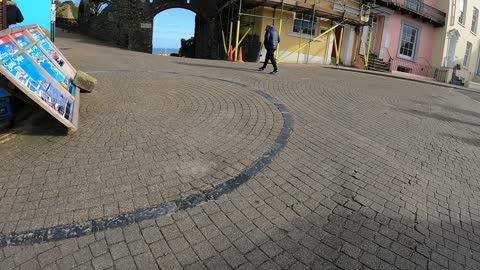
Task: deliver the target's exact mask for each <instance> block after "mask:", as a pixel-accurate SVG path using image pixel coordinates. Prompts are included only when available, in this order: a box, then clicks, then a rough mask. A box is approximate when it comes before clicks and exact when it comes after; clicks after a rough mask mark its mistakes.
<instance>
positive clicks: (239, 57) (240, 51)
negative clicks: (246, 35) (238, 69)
mask: <svg viewBox="0 0 480 270" xmlns="http://www.w3.org/2000/svg"><path fill="white" fill-rule="evenodd" d="M237 62H239V63H243V51H242V47H240V50H239V51H238V60H237Z"/></svg>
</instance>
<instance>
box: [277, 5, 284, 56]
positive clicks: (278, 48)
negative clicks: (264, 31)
mask: <svg viewBox="0 0 480 270" xmlns="http://www.w3.org/2000/svg"><path fill="white" fill-rule="evenodd" d="M284 1H285V0H282V8H281V9H280V24H279V26H278V36H280V35H281V34H282V24H283V5H284V4H285V3H284ZM279 51H280V44H278V45H277V50H276V51H275V59H278V52H279Z"/></svg>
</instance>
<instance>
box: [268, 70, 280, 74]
mask: <svg viewBox="0 0 480 270" xmlns="http://www.w3.org/2000/svg"><path fill="white" fill-rule="evenodd" d="M277 73H278V71H277V70H274V71H272V72H270V74H277Z"/></svg>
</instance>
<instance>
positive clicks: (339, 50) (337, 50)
mask: <svg viewBox="0 0 480 270" xmlns="http://www.w3.org/2000/svg"><path fill="white" fill-rule="evenodd" d="M333 43H334V45H335V58H336V59H337V62H336V65H337V66H338V65H339V64H340V54H341V53H342V43H343V27H342V29H340V40H339V41H338V42H337V37H336V36H335V39H334V40H333Z"/></svg>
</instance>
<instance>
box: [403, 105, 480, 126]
mask: <svg viewBox="0 0 480 270" xmlns="http://www.w3.org/2000/svg"><path fill="white" fill-rule="evenodd" d="M399 111H402V112H406V113H409V114H414V115H418V116H423V117H428V118H432V119H436V120H440V121H445V122H456V123H460V124H466V125H471V126H476V127H480V124H477V123H472V122H467V121H463V120H460V119H457V118H453V117H449V116H445V115H441V114H438V113H429V112H422V111H419V110H412V109H399Z"/></svg>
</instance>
